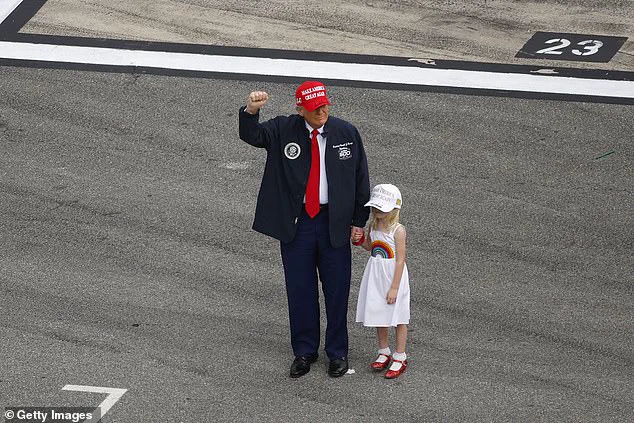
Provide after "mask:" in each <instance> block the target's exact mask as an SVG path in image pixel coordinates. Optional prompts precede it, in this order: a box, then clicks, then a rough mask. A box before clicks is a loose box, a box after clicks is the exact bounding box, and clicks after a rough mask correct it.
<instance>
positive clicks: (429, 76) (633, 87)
mask: <svg viewBox="0 0 634 423" xmlns="http://www.w3.org/2000/svg"><path fill="white" fill-rule="evenodd" d="M0 58H4V59H22V60H36V61H44V62H63V63H78V64H92V65H113V66H139V67H148V68H157V69H173V70H186V71H201V72H221V73H241V74H250V75H266V76H282V77H301V78H316V79H339V80H346V81H362V82H378V83H393V84H411V85H420V86H440V87H454V88H476V89H484V90H496V91H497V90H502V91H520V92H536V93H549V94H569V95H589V96H601V97H614V98H628V99H632V98H634V81H613V80H602V79H586V78H572V77H559V76H557V77H555V76H548V75H529V74H512V73H497V72H481V71H469V70H452V69H427V68H418V67H408V66H394V65H373V64H359V63H340V62H322V61H305V60H291V59H269V58H258V57H236V56H221V55H203V54H193V53H175V52H159V51H142V50H125V49H114V48H100V47H82V46H63V45H50V44H32V43H16V42H8V41H0Z"/></svg>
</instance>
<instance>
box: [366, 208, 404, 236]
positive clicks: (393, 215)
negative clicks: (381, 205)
mask: <svg viewBox="0 0 634 423" xmlns="http://www.w3.org/2000/svg"><path fill="white" fill-rule="evenodd" d="M400 216H401V210H400V209H392V211H391V212H390V213H389V214H388V215H387V216H385V221H386V222H387V230H388V231H391V230H392V229H394V228H395V227H396V225H398V220H399V218H400ZM375 226H376V219H375V218H374V207H372V217H371V219H370V230H372V229H376V228H375Z"/></svg>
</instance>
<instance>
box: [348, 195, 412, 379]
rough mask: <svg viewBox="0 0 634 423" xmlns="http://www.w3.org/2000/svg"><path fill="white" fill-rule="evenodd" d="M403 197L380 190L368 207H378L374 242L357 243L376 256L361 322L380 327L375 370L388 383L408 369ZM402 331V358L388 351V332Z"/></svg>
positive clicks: (360, 305)
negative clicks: (401, 221) (401, 222)
mask: <svg viewBox="0 0 634 423" xmlns="http://www.w3.org/2000/svg"><path fill="white" fill-rule="evenodd" d="M401 203H402V198H401V192H400V191H399V189H398V188H397V187H395V186H394V185H391V184H381V185H377V186H375V187H374V189H373V190H372V195H371V197H370V201H369V202H368V203H367V204H366V207H368V206H370V207H372V217H371V220H370V225H369V228H368V230H369V236H367V237H366V236H365V235H364V236H363V237H362V238H361V239H359V240H356V242H355V245H360V246H362V247H363V248H364V249H366V250H368V251H372V255H371V256H370V258H369V259H368V263H367V265H366V267H365V271H364V273H363V279H362V280H361V287H360V288H359V299H358V301H357V319H356V321H357V322H361V323H363V325H364V326H369V327H376V333H377V338H378V347H379V351H378V357H377V359H376V360H375V361H374V362H373V363H372V364H371V365H370V366H371V367H372V369H374V370H377V371H380V370H384V369H386V368H387V367H388V366H390V362H391V364H392V365H391V366H390V367H389V369H388V371H387V372H386V373H385V377H386V378H388V379H394V378H397V377H399V376H400V375H401V374H403V372H405V369H407V356H406V355H405V344H406V342H407V325H408V324H409V274H408V272H407V266H406V264H405V227H404V226H403V225H401V224H400V223H399V213H400V208H401ZM392 326H396V352H395V353H394V355H392V352H391V351H390V347H389V345H388V328H390V327H392Z"/></svg>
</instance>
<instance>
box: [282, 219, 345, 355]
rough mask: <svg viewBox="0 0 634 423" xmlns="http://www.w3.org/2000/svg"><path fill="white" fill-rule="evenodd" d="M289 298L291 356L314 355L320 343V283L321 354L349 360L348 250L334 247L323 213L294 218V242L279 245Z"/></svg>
mask: <svg viewBox="0 0 634 423" xmlns="http://www.w3.org/2000/svg"><path fill="white" fill-rule="evenodd" d="M281 253H282V263H283V265H284V277H285V280H286V294H287V296H288V312H289V320H290V328H291V345H292V347H293V353H294V354H295V356H296V357H300V356H303V357H306V356H311V355H315V354H317V352H318V350H319V341H320V325H319V286H318V285H319V284H318V280H321V288H322V291H323V294H324V303H325V306H326V320H327V327H326V348H325V350H326V355H327V356H328V358H329V359H330V360H336V359H340V358H343V357H347V356H348V296H349V294H350V277H351V249H350V244H349V243H347V244H346V245H344V246H343V247H339V248H333V247H332V246H331V245H330V236H329V234H328V209H327V208H326V209H322V210H321V211H320V212H319V214H318V215H317V216H315V217H314V218H313V219H311V218H310V217H309V216H308V214H306V212H305V211H303V212H302V215H301V216H300V217H299V220H298V226H297V233H296V235H295V239H293V241H291V242H289V243H281Z"/></svg>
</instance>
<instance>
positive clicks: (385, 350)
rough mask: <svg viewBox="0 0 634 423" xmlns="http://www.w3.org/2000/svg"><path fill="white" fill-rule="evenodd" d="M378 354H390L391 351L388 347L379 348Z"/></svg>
mask: <svg viewBox="0 0 634 423" xmlns="http://www.w3.org/2000/svg"><path fill="white" fill-rule="evenodd" d="M379 354H385V355H390V354H392V351H391V350H390V347H385V348H380V349H379Z"/></svg>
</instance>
